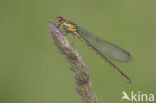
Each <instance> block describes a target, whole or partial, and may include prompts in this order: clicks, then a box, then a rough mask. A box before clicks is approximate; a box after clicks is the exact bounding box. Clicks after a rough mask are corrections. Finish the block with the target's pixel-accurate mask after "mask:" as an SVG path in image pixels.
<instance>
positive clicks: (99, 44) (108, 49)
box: [56, 17, 132, 83]
mask: <svg viewBox="0 0 156 103" xmlns="http://www.w3.org/2000/svg"><path fill="white" fill-rule="evenodd" d="M56 20H57V22H58V23H59V24H58V27H60V26H62V27H63V30H64V31H65V32H66V33H71V34H73V36H74V37H75V36H76V37H78V38H79V39H80V40H82V41H83V42H84V43H85V44H86V45H87V46H88V47H89V48H91V49H92V50H94V51H95V52H96V54H98V55H99V56H101V57H102V58H103V59H104V60H105V61H106V62H107V63H109V64H110V65H111V66H113V68H114V69H115V70H116V71H118V72H119V73H120V74H121V75H122V76H123V77H124V79H125V80H126V81H127V82H128V83H131V79H130V78H129V77H128V76H127V75H126V74H124V73H123V72H122V71H121V70H120V69H119V68H118V67H117V66H116V65H114V64H113V63H112V62H111V61H110V60H109V59H107V58H110V59H112V60H116V61H119V62H129V61H131V59H132V57H131V55H130V54H129V53H128V52H127V51H125V50H123V49H122V48H120V47H118V46H116V45H114V44H112V43H109V42H107V41H104V40H102V39H100V38H98V37H97V36H95V35H94V34H92V33H89V32H87V31H86V30H84V29H82V28H81V27H79V26H78V25H76V24H75V23H73V22H71V21H68V20H66V19H64V18H63V17H57V19H56Z"/></svg>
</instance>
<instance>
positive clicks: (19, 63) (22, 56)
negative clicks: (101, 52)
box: [0, 0, 156, 103]
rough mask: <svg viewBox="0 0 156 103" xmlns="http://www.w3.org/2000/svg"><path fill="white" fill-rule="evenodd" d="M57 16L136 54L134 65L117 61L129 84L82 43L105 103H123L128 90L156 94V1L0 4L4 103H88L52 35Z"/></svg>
mask: <svg viewBox="0 0 156 103" xmlns="http://www.w3.org/2000/svg"><path fill="white" fill-rule="evenodd" d="M57 16H63V17H64V18H66V19H68V20H71V21H74V22H75V23H77V24H78V25H79V26H81V27H83V28H85V29H86V30H88V31H90V32H93V33H94V34H96V35H97V36H99V37H100V38H103V39H104V40H107V41H110V42H112V43H114V44H116V45H119V46H121V47H122V48H125V49H126V50H127V51H129V52H130V53H131V54H132V55H133V61H132V62H130V63H119V62H115V61H113V63H115V64H116V65H117V66H118V67H120V68H121V69H122V70H123V71H124V72H125V73H126V74H128V76H130V77H131V79H132V82H133V83H132V84H127V83H126V82H125V81H124V80H123V79H122V77H121V76H120V75H119V73H117V72H116V71H114V70H113V68H112V67H111V66H110V65H108V64H107V63H106V62H105V61H103V60H102V59H101V58H100V57H98V56H97V55H96V54H95V53H94V52H93V51H91V50H90V49H88V48H87V47H86V45H84V44H83V43H82V42H81V41H80V40H79V39H76V41H75V45H76V47H77V48H78V51H79V53H80V55H81V56H82V58H83V60H84V61H85V63H86V64H87V65H88V66H89V67H90V75H91V81H92V87H93V90H94V92H95V93H96V95H97V97H98V101H99V103H121V97H122V91H123V90H124V91H126V92H127V93H128V94H130V92H131V91H134V92H135V93H137V92H138V91H140V92H141V93H146V94H149V93H153V94H156V74H155V73H156V55H155V53H156V46H155V44H156V41H155V39H156V1H155V0H0V103H81V102H82V101H81V97H80V96H79V95H78V94H77V93H76V91H75V88H76V85H75V82H74V78H73V77H74V73H73V72H72V71H71V70H69V69H68V67H69V64H68V63H66V61H65V59H64V56H63V55H61V54H60V53H58V50H57V48H56V47H55V45H54V44H53V41H52V40H51V37H50V35H49V26H48V20H52V21H54V22H55V19H56V17H57ZM67 38H68V39H69V41H71V39H72V35H68V36H67ZM123 102H124V103H129V101H126V100H125V101H123ZM146 103H147V102H146Z"/></svg>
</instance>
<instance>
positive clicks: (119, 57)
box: [77, 27, 132, 62]
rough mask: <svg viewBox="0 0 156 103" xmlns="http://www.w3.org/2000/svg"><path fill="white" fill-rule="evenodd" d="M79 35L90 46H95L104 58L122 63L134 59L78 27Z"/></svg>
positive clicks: (120, 49) (125, 52) (118, 48)
mask: <svg viewBox="0 0 156 103" xmlns="http://www.w3.org/2000/svg"><path fill="white" fill-rule="evenodd" d="M77 33H78V34H79V35H80V36H82V37H83V39H85V40H86V41H87V42H88V43H89V44H90V45H92V46H94V47H95V48H96V49H97V51H99V52H100V53H101V54H102V55H103V56H105V57H107V58H110V59H112V60H116V61H120V62H129V61H131V59H132V57H131V55H130V53H128V52H127V51H125V50H123V49H122V48H120V47H118V46H116V45H114V44H112V43H109V42H107V41H104V40H102V39H100V38H98V37H97V36H95V35H94V34H92V33H89V32H86V31H85V30H84V29H82V28H80V27H77Z"/></svg>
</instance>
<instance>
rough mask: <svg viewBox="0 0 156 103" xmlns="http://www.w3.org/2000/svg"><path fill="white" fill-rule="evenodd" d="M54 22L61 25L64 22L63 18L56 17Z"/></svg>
mask: <svg viewBox="0 0 156 103" xmlns="http://www.w3.org/2000/svg"><path fill="white" fill-rule="evenodd" d="M56 21H57V22H58V23H61V22H64V19H63V17H61V16H58V17H57V18H56Z"/></svg>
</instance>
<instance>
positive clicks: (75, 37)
mask: <svg viewBox="0 0 156 103" xmlns="http://www.w3.org/2000/svg"><path fill="white" fill-rule="evenodd" d="M75 38H76V36H75V35H73V40H72V46H73V47H74V42H75Z"/></svg>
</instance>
